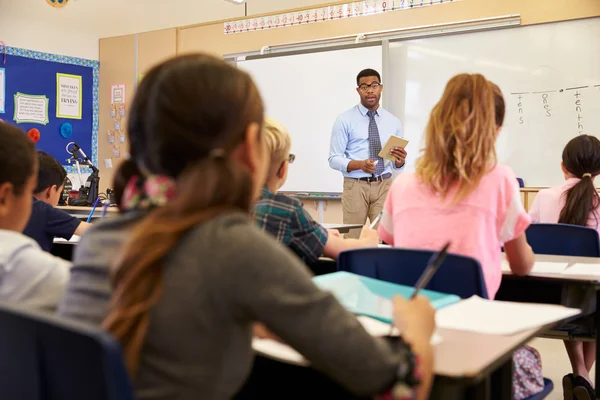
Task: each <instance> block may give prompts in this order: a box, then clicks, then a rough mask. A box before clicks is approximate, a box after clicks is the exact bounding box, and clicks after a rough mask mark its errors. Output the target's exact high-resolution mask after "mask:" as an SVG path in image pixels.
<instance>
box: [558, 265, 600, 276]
mask: <svg viewBox="0 0 600 400" xmlns="http://www.w3.org/2000/svg"><path fill="white" fill-rule="evenodd" d="M563 275H591V276H597V277H599V278H600V264H574V265H572V266H570V267H569V268H567V269H566V270H565V272H564V273H563Z"/></svg>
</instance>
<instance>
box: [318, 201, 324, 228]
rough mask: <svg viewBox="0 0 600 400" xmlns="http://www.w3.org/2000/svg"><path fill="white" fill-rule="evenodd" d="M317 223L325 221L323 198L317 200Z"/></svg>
mask: <svg viewBox="0 0 600 400" xmlns="http://www.w3.org/2000/svg"><path fill="white" fill-rule="evenodd" d="M318 213H319V223H320V224H322V223H323V222H324V221H325V200H319V208H318Z"/></svg>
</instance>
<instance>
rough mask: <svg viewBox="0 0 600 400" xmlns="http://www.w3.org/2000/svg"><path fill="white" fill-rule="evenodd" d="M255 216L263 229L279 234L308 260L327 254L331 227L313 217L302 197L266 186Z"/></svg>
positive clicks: (310, 261) (281, 238)
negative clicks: (326, 246) (294, 196)
mask: <svg viewBox="0 0 600 400" xmlns="http://www.w3.org/2000/svg"><path fill="white" fill-rule="evenodd" d="M253 217H254V219H255V220H256V222H257V224H258V226H259V227H260V228H261V229H262V230H264V231H266V232H268V233H269V234H271V235H273V236H275V238H277V240H278V241H279V242H281V243H283V244H284V245H286V246H288V247H289V248H290V249H291V250H293V251H294V253H296V254H297V255H298V257H300V258H301V259H302V260H304V262H306V263H313V262H315V261H317V260H318V259H319V257H321V256H322V255H323V250H324V249H325V243H327V237H328V233H327V230H326V229H325V228H323V226H322V225H321V224H319V223H318V222H316V221H315V220H314V219H312V217H311V216H310V215H309V214H308V213H307V212H306V210H305V209H304V207H303V206H302V202H301V201H299V200H298V199H293V198H291V197H288V196H286V195H283V194H280V193H272V192H271V191H270V190H269V189H267V188H264V189H263V192H262V198H261V199H260V200H259V201H258V202H257V203H256V205H255V206H254V210H253Z"/></svg>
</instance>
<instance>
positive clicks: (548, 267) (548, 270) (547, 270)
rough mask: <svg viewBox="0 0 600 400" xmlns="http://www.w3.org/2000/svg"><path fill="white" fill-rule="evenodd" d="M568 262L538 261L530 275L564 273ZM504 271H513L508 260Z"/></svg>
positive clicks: (503, 267) (503, 264)
mask: <svg viewBox="0 0 600 400" xmlns="http://www.w3.org/2000/svg"><path fill="white" fill-rule="evenodd" d="M567 265H568V264H567V263H566V262H545V261H536V263H535V265H534V266H533V269H532V270H531V272H530V273H529V275H536V274H563V273H564V272H565V270H566V269H567ZM599 271H600V269H599ZM502 272H511V270H510V265H509V264H508V261H507V260H502Z"/></svg>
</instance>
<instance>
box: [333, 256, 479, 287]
mask: <svg viewBox="0 0 600 400" xmlns="http://www.w3.org/2000/svg"><path fill="white" fill-rule="evenodd" d="M433 253H434V252H432V251H427V250H407V249H398V248H385V249H384V248H374V249H359V250H350V251H345V252H342V253H341V254H340V256H339V257H338V270H339V271H347V272H352V273H354V274H357V275H362V276H368V277H371V278H375V279H379V280H382V281H387V282H392V283H397V284H401V285H407V286H414V285H415V284H416V283H417V280H418V279H419V277H420V276H421V274H422V273H423V271H424V270H425V267H426V266H427V262H428V261H429V259H430V257H431V255H432V254H433ZM425 288H426V289H430V290H434V291H436V292H441V293H448V294H455V295H457V296H460V297H461V298H463V299H466V298H469V297H471V296H473V295H477V296H479V297H481V298H484V299H487V298H488V293H487V289H486V286H485V281H484V280H483V273H482V271H481V265H480V264H479V262H478V261H477V260H475V259H473V258H470V257H463V256H459V255H456V254H448V256H447V257H446V260H445V261H444V263H443V264H442V265H441V266H440V268H439V269H438V271H437V272H436V274H435V275H434V276H433V278H432V279H431V281H430V282H429V284H428V285H427V286H426V287H425Z"/></svg>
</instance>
